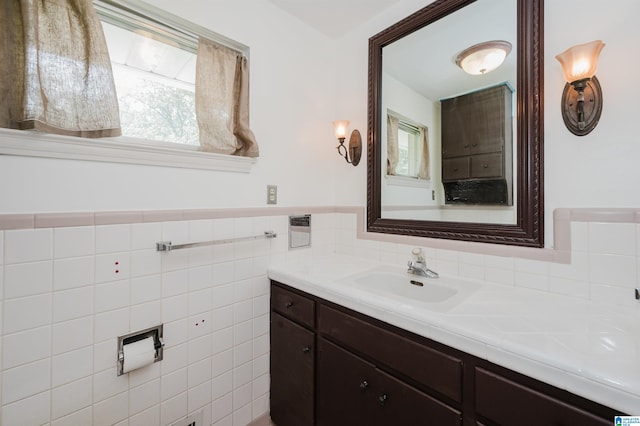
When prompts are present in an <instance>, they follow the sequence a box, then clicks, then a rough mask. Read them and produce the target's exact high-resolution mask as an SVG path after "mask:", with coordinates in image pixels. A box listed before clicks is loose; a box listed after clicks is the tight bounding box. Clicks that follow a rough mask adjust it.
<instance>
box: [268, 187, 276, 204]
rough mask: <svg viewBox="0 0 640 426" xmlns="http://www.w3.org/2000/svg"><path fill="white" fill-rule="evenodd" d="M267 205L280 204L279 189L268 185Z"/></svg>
mask: <svg viewBox="0 0 640 426" xmlns="http://www.w3.org/2000/svg"><path fill="white" fill-rule="evenodd" d="M267 204H278V187H277V186H276V185H267Z"/></svg>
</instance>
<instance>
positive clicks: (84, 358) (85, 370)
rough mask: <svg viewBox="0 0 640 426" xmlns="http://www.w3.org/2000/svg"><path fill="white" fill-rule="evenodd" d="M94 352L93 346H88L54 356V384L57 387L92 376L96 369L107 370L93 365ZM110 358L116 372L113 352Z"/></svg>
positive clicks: (52, 377) (52, 363)
mask: <svg viewBox="0 0 640 426" xmlns="http://www.w3.org/2000/svg"><path fill="white" fill-rule="evenodd" d="M93 353H94V349H93V346H86V347H84V348H80V349H76V350H74V351H70V352H65V353H63V354H60V355H56V356H54V357H53V359H52V362H51V370H52V375H51V380H52V383H51V384H52V386H53V387H57V386H61V385H64V384H67V383H71V382H73V381H77V380H80V379H83V378H86V377H91V375H92V374H93V372H94V371H102V370H105V368H99V369H98V368H96V366H93V362H92V361H93V359H94V356H93ZM110 358H111V361H112V362H111V363H110V365H112V366H113V367H114V368H113V369H112V371H113V372H115V365H114V364H113V360H114V356H113V354H112V356H111V357H110Z"/></svg>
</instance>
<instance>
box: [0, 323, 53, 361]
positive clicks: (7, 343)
mask: <svg viewBox="0 0 640 426" xmlns="http://www.w3.org/2000/svg"><path fill="white" fill-rule="evenodd" d="M50 356H51V326H49V325H47V326H45V327H40V328H33V329H30V330H27V331H21V332H18V333H13V334H7V335H5V336H4V339H3V345H2V369H3V370H6V369H8V368H13V367H17V366H19V365H22V364H27V363H30V362H33V361H38V360H40V359H44V358H48V357H50Z"/></svg>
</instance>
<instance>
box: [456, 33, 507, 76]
mask: <svg viewBox="0 0 640 426" xmlns="http://www.w3.org/2000/svg"><path fill="white" fill-rule="evenodd" d="M509 52H511V43H509V42H508V41H504V40H494V41H485V42H484V43H479V44H474V45H473V46H471V47H469V48H467V49H464V50H463V51H462V52H460V53H459V54H458V56H456V65H457V66H459V67H460V68H462V70H463V71H464V72H466V73H467V74H471V75H482V74H486V73H488V72H491V71H493V70H495V69H496V68H498V67H499V66H500V65H502V63H503V62H504V60H505V59H506V57H507V55H508V54H509Z"/></svg>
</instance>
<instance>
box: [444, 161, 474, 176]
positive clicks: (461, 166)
mask: <svg viewBox="0 0 640 426" xmlns="http://www.w3.org/2000/svg"><path fill="white" fill-rule="evenodd" d="M469 161H470V160H469V157H459V158H447V159H443V160H442V180H445V181H446V180H460V179H469V177H470V176H469Z"/></svg>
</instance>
